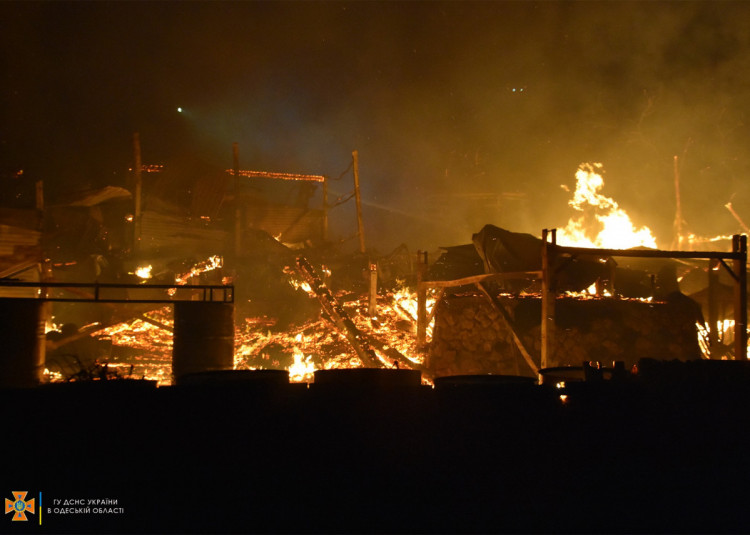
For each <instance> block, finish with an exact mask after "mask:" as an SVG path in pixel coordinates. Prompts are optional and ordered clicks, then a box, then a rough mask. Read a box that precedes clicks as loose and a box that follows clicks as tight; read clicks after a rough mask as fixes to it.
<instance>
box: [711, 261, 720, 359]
mask: <svg viewBox="0 0 750 535" xmlns="http://www.w3.org/2000/svg"><path fill="white" fill-rule="evenodd" d="M719 267H720V264H719V261H718V260H717V259H716V258H711V259H709V261H708V351H709V353H713V351H715V350H716V349H717V348H718V344H719V296H718V295H717V294H718V291H719ZM711 357H712V358H714V357H715V355H713V354H711Z"/></svg>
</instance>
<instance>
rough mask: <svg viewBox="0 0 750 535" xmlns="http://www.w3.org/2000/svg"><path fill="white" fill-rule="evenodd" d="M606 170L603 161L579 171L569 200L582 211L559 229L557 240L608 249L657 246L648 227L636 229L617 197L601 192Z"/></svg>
mask: <svg viewBox="0 0 750 535" xmlns="http://www.w3.org/2000/svg"><path fill="white" fill-rule="evenodd" d="M603 172H604V171H603V167H602V164H600V163H593V164H589V163H585V164H581V166H580V167H579V168H578V171H576V191H575V193H574V195H573V199H572V200H570V201H569V202H568V204H569V205H570V206H571V207H573V209H575V210H577V211H579V212H581V215H580V216H579V217H577V218H571V219H570V220H569V221H568V224H567V225H566V227H565V228H564V229H560V230H558V233H557V243H559V244H560V245H568V246H577V247H597V248H608V249H629V248H631V247H639V246H643V247H652V248H656V239H655V238H654V237H653V235H652V234H651V230H649V228H648V227H642V228H640V229H636V228H635V226H634V225H633V223H632V221H631V220H630V217H629V216H628V214H627V213H626V212H625V211H624V210H623V209H622V208H620V207H619V205H618V204H617V203H616V202H615V201H614V200H613V199H611V198H609V197H605V196H604V195H602V194H601V193H599V190H601V189H602V187H603V186H604V179H603V178H602V173H603ZM592 215H593V218H592Z"/></svg>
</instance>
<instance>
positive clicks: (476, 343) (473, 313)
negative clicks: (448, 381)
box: [428, 295, 701, 377]
mask: <svg viewBox="0 0 750 535" xmlns="http://www.w3.org/2000/svg"><path fill="white" fill-rule="evenodd" d="M499 301H500V302H501V303H502V304H503V306H504V307H505V309H506V310H507V311H508V312H509V314H510V316H511V318H512V320H513V322H514V324H515V326H516V331H517V332H518V334H519V335H520V336H521V338H522V340H523V343H524V346H525V347H526V349H527V351H528V352H529V353H530V354H531V356H532V358H533V360H534V362H535V363H536V365H537V366H539V363H540V360H541V327H540V318H541V298H540V297H538V296H524V297H504V296H502V297H500V298H499ZM694 305H695V303H694V302H693V301H690V300H688V299H687V298H684V297H680V296H676V297H675V299H674V300H672V301H666V302H653V303H649V302H646V301H640V300H632V299H631V300H625V299H615V298H590V299H587V298H569V297H561V298H558V300H557V302H556V329H555V337H554V345H553V347H554V348H555V349H554V354H553V357H552V359H551V360H550V362H548V363H547V366H548V367H553V366H567V365H572V366H580V365H581V363H582V362H583V361H599V362H601V363H602V364H603V365H605V366H611V365H612V362H613V361H616V360H621V361H624V362H625V364H626V366H627V367H630V366H632V365H633V364H635V363H637V362H638V360H639V359H641V358H653V359H658V360H673V359H678V360H692V359H699V358H701V352H700V347H699V345H698V334H697V329H696V325H695V323H696V320H697V319H699V314H700V309H699V307H698V308H696V306H697V305H695V306H694ZM428 366H429V370H430V371H431V372H432V373H433V374H434V375H435V376H436V377H440V376H445V375H462V374H484V373H493V374H502V375H533V372H532V371H531V368H530V367H529V366H528V365H527V364H526V362H525V360H524V359H523V357H522V356H521V353H520V351H519V350H518V348H517V347H516V344H515V343H514V341H513V338H512V335H511V333H510V330H509V329H508V328H507V325H506V323H505V321H504V320H503V318H502V315H501V314H500V312H498V311H497V310H495V309H494V308H493V307H492V306H491V305H490V303H489V301H488V300H487V299H486V298H485V297H483V296H477V295H451V296H447V297H444V298H443V299H442V300H441V301H440V302H439V303H438V304H437V310H436V313H435V328H434V332H433V337H432V342H431V344H430V351H429V363H428Z"/></svg>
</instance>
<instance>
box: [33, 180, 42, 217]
mask: <svg viewBox="0 0 750 535" xmlns="http://www.w3.org/2000/svg"><path fill="white" fill-rule="evenodd" d="M34 186H35V193H36V203H35V207H36V209H37V210H38V211H40V212H41V211H42V210H44V182H42V181H41V180H37V181H36V184H34Z"/></svg>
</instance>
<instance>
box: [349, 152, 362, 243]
mask: <svg viewBox="0 0 750 535" xmlns="http://www.w3.org/2000/svg"><path fill="white" fill-rule="evenodd" d="M352 161H353V165H354V200H355V201H356V204H357V234H358V235H359V252H360V253H362V254H364V252H365V231H364V228H363V224H362V196H361V195H360V192H359V153H358V152H357V151H356V150H355V151H353V152H352Z"/></svg>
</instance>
